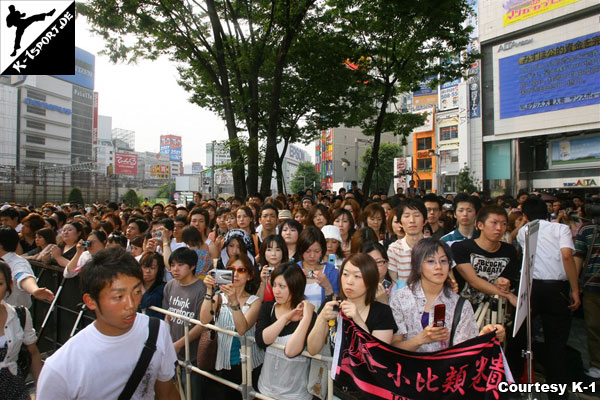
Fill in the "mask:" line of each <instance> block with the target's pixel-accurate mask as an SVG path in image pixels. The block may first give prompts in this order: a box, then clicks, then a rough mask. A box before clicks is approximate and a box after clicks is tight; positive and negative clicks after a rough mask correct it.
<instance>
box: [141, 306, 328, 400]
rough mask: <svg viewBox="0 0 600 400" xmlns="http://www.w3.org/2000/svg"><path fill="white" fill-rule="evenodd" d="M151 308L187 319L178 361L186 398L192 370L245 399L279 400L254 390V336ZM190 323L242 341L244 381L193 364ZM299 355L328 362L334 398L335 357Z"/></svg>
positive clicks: (278, 346) (306, 353)
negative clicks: (189, 334)
mask: <svg viewBox="0 0 600 400" xmlns="http://www.w3.org/2000/svg"><path fill="white" fill-rule="evenodd" d="M150 309H152V310H154V311H157V312H160V313H162V314H165V315H168V316H171V317H173V318H178V319H181V320H182V321H185V324H184V334H185V360H184V361H178V363H179V365H180V366H181V367H182V368H184V369H185V374H186V390H185V393H186V400H190V399H191V397H190V392H191V388H190V374H191V373H192V372H195V373H197V374H200V375H202V376H205V377H207V378H209V379H212V380H214V381H217V382H219V383H222V384H224V385H227V386H229V387H231V388H233V389H236V390H238V391H239V392H240V393H241V394H242V399H244V400H247V399H263V400H277V399H273V398H272V397H268V396H265V395H263V394H261V393H258V392H256V391H255V390H254V388H253V387H252V362H251V361H250V360H252V354H251V351H252V350H251V349H252V348H251V344H252V343H254V342H255V340H256V339H255V338H254V337H246V336H241V335H238V334H237V332H234V331H229V330H226V329H222V328H219V327H218V326H215V325H212V324H203V323H202V322H200V321H199V320H197V319H194V318H189V317H186V316H183V315H179V314H176V313H174V312H170V311H167V310H164V309H162V308H159V307H150ZM190 325H201V326H204V327H206V328H209V329H212V330H214V331H217V332H220V333H223V334H226V335H230V336H233V337H236V338H238V339H239V340H240V343H241V349H240V352H241V359H242V383H241V384H237V383H234V382H231V381H228V380H225V379H223V378H221V377H219V376H217V375H214V374H212V373H210V372H208V371H204V370H201V369H200V368H198V367H195V366H193V365H192V363H191V362H190V351H189V349H190V347H189V336H188V333H189V330H190ZM271 346H273V347H275V348H278V349H281V350H283V349H284V347H283V346H282V345H280V344H272V345H271ZM298 357H308V358H313V359H316V360H319V361H323V362H326V363H327V366H328V369H327V400H332V399H333V380H332V379H331V375H330V374H329V371H330V370H331V363H332V361H333V359H332V358H331V357H327V356H323V355H321V354H316V355H314V356H313V355H311V354H310V353H308V352H307V351H303V352H302V353H301V354H300V355H299V356H298Z"/></svg>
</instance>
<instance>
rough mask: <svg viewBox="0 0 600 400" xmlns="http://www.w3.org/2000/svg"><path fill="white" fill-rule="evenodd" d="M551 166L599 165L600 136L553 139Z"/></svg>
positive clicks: (556, 167)
mask: <svg viewBox="0 0 600 400" xmlns="http://www.w3.org/2000/svg"><path fill="white" fill-rule="evenodd" d="M549 146H550V168H554V169H558V168H574V167H590V166H595V167H597V166H598V165H599V164H600V136H592V137H576V138H564V139H561V140H555V141H551V142H550V144H549Z"/></svg>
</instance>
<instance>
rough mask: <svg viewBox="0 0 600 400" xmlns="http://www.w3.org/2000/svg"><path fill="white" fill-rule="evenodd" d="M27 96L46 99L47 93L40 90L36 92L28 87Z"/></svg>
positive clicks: (40, 99)
mask: <svg viewBox="0 0 600 400" xmlns="http://www.w3.org/2000/svg"><path fill="white" fill-rule="evenodd" d="M27 97H29V98H31V99H34V100H39V101H46V95H45V94H43V93H40V92H36V91H35V90H31V89H28V90H27Z"/></svg>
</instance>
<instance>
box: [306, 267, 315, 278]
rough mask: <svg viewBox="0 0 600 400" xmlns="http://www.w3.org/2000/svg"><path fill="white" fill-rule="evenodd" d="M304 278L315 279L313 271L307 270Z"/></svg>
mask: <svg viewBox="0 0 600 400" xmlns="http://www.w3.org/2000/svg"><path fill="white" fill-rule="evenodd" d="M306 277H307V278H308V279H310V278H314V277H315V271H313V270H312V269H309V270H308V272H307V273H306Z"/></svg>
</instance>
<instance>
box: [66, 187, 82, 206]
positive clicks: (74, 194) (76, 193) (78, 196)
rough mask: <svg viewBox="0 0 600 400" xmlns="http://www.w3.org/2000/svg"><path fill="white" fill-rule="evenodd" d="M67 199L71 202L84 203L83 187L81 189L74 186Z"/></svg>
mask: <svg viewBox="0 0 600 400" xmlns="http://www.w3.org/2000/svg"><path fill="white" fill-rule="evenodd" d="M67 201H68V202H69V203H75V204H79V205H84V204H85V201H84V200H83V193H81V189H79V188H78V187H74V188H73V189H71V191H70V192H69V197H68V198H67Z"/></svg>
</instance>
